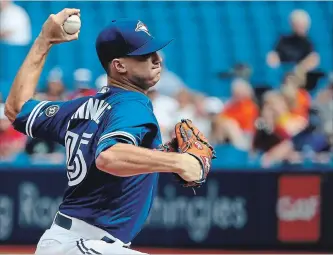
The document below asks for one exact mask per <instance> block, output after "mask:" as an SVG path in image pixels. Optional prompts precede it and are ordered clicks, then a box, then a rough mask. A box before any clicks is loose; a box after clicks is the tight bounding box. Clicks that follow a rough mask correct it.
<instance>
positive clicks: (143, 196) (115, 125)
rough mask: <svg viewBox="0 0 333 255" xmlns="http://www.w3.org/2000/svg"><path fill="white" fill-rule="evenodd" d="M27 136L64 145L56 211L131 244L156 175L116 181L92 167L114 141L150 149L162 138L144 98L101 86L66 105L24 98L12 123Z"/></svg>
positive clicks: (151, 195) (143, 217)
mask: <svg viewBox="0 0 333 255" xmlns="http://www.w3.org/2000/svg"><path fill="white" fill-rule="evenodd" d="M13 124H14V127H15V129H17V130H18V131H20V132H22V133H25V134H26V135H28V136H30V137H38V138H43V139H46V140H52V141H55V142H58V143H60V144H62V145H64V146H65V148H66V166H67V177H68V187H67V189H66V191H65V194H64V198H63V202H62V203H61V205H60V208H59V211H60V212H62V213H64V214H66V215H68V216H72V217H75V218H78V219H81V220H83V221H85V222H87V223H89V224H92V225H94V226H97V227H99V228H101V229H103V230H106V231H107V232H109V233H110V234H111V235H113V236H114V237H116V238H119V239H120V240H122V241H123V242H130V241H131V240H132V239H133V238H134V237H135V236H136V235H137V233H138V232H139V231H140V230H141V228H142V226H143V224H144V222H145V220H146V218H147V217H148V213H149V211H150V208H151V206H152V202H153V198H154V195H155V190H156V185H157V180H158V174H157V173H153V174H142V175H137V176H131V177H118V176H113V175H111V174H108V173H105V172H103V171H100V170H98V169H97V168H96V164H95V159H96V158H97V157H98V155H99V154H100V153H101V152H102V151H104V150H106V149H108V148H110V147H111V146H113V145H115V144H117V143H128V144H133V145H135V146H140V147H145V148H150V149H154V148H157V147H158V146H159V145H160V144H161V142H162V141H161V135H160V130H159V126H158V123H157V120H156V118H155V116H154V113H153V109H152V104H151V101H150V100H149V98H148V97H147V96H146V95H144V94H142V93H139V92H133V91H127V90H123V89H121V88H116V87H105V88H103V89H102V90H101V91H100V92H98V93H97V94H96V95H95V96H90V97H84V98H79V99H76V100H72V101H67V102H48V101H36V100H29V101H28V102H26V103H25V104H24V106H23V108H22V110H21V112H20V113H19V114H18V116H17V118H16V120H15V121H14V123H13Z"/></svg>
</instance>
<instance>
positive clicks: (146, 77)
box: [125, 52, 162, 90]
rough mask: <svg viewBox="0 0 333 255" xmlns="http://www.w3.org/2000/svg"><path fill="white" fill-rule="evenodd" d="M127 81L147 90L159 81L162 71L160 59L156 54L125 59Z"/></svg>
mask: <svg viewBox="0 0 333 255" xmlns="http://www.w3.org/2000/svg"><path fill="white" fill-rule="evenodd" d="M125 61H126V62H125V63H126V71H127V72H126V76H127V78H128V80H129V81H130V82H131V83H133V84H136V85H138V86H140V87H141V88H142V89H144V90H147V89H149V88H150V87H153V86H154V85H155V84H156V83H157V82H158V81H159V80H160V76H161V71H162V58H161V56H160V55H159V54H158V53H157V52H154V53H151V54H147V55H143V56H133V57H129V58H126V59H125Z"/></svg>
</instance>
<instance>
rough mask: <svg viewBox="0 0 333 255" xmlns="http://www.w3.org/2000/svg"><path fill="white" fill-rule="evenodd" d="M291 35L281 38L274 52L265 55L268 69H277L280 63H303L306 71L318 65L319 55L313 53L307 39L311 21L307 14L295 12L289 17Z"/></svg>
mask: <svg viewBox="0 0 333 255" xmlns="http://www.w3.org/2000/svg"><path fill="white" fill-rule="evenodd" d="M290 22H291V27H292V31H293V32H292V34H290V35H284V36H281V37H280V39H279V41H278V43H277V45H276V47H275V49H274V51H272V52H269V53H268V55H267V63H268V65H269V66H270V67H273V68H274V67H278V66H279V65H280V64H281V63H293V64H299V63H301V62H302V63H303V65H304V66H305V67H306V69H307V70H308V71H310V70H312V69H314V68H316V67H317V66H318V65H319V55H318V54H317V53H316V52H315V50H314V47H313V44H312V42H311V40H310V39H309V38H308V35H307V33H308V31H309V28H310V23H311V19H310V17H309V15H308V13H307V12H305V11H303V10H295V11H293V12H292V13H291V15H290Z"/></svg>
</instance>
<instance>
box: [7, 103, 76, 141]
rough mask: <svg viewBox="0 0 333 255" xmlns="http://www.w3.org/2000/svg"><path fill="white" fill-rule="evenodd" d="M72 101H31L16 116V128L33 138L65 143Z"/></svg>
mask: <svg viewBox="0 0 333 255" xmlns="http://www.w3.org/2000/svg"><path fill="white" fill-rule="evenodd" d="M71 105H72V101H67V102H50V101H38V100H33V99H30V100H29V101H27V102H26V103H25V104H24V105H23V107H22V109H21V112H20V113H19V114H18V115H17V116H16V119H15V121H14V123H13V126H14V128H15V129H16V130H17V131H19V132H21V133H23V134H26V135H28V136H30V137H32V138H42V139H45V140H49V141H54V142H58V143H61V144H62V143H63V141H62V140H63V139H62V137H63V136H64V133H65V132H66V130H67V124H68V120H69V118H70V117H69V116H70V112H71V111H70V109H71Z"/></svg>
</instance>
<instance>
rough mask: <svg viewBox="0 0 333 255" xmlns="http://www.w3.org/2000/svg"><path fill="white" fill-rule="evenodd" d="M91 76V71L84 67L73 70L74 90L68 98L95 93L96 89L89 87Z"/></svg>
mask: <svg viewBox="0 0 333 255" xmlns="http://www.w3.org/2000/svg"><path fill="white" fill-rule="evenodd" d="M91 76H92V74H91V71H90V70H89V69H86V68H79V69H77V70H76V71H75V72H74V86H75V91H74V93H72V94H70V95H69V97H68V98H69V99H70V100H71V99H76V98H80V97H85V96H94V95H95V94H96V92H97V91H96V89H94V88H92V87H91V79H92V77H91Z"/></svg>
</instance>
